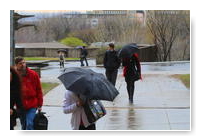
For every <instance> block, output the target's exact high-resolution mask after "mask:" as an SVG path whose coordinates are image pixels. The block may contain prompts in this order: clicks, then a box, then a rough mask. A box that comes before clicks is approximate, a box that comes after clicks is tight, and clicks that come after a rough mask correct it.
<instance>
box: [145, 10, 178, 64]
mask: <svg viewBox="0 0 200 140" xmlns="http://www.w3.org/2000/svg"><path fill="white" fill-rule="evenodd" d="M178 13H179V11H169V10H162V11H148V14H147V26H148V28H149V30H150V32H151V34H152V35H153V39H154V43H155V45H156V46H157V51H158V54H157V57H158V60H160V61H167V60H169V61H171V49H172V46H173V43H174V41H175V39H176V38H177V36H178V34H179V22H180V20H181V19H180V16H179V14H178Z"/></svg>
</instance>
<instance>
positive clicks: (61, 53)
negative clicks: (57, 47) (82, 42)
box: [59, 51, 65, 68]
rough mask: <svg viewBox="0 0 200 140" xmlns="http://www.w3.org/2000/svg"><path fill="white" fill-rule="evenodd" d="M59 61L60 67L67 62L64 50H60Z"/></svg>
mask: <svg viewBox="0 0 200 140" xmlns="http://www.w3.org/2000/svg"><path fill="white" fill-rule="evenodd" d="M59 62H60V68H64V67H65V66H64V64H65V54H64V52H61V51H60V52H59Z"/></svg>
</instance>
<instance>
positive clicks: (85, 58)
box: [84, 57, 88, 66]
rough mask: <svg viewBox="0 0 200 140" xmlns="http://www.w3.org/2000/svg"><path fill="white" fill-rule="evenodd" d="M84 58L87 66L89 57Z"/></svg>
mask: <svg viewBox="0 0 200 140" xmlns="http://www.w3.org/2000/svg"><path fill="white" fill-rule="evenodd" d="M84 59H85V63H86V66H88V62H87V58H86V57H84Z"/></svg>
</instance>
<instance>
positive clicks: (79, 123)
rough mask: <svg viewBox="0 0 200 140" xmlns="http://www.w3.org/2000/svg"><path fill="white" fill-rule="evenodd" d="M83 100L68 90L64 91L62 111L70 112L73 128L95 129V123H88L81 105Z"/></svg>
mask: <svg viewBox="0 0 200 140" xmlns="http://www.w3.org/2000/svg"><path fill="white" fill-rule="evenodd" d="M84 103H85V101H84V100H83V99H81V98H80V97H79V96H77V95H76V94H75V93H73V92H72V91H70V90H66V91H65V98H64V105H63V111H64V113H65V114H69V113H72V118H71V126H72V129H73V130H96V126H95V123H92V124H91V123H89V122H88V119H87V116H86V114H85V111H84V108H83V105H84Z"/></svg>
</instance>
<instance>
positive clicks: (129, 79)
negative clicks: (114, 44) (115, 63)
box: [122, 53, 142, 103]
mask: <svg viewBox="0 0 200 140" xmlns="http://www.w3.org/2000/svg"><path fill="white" fill-rule="evenodd" d="M122 65H123V66H124V69H123V75H124V77H125V81H126V84H127V87H126V88H127V92H128V96H129V102H130V103H133V96H134V90H135V81H137V80H139V79H142V78H141V66H140V61H139V57H138V54H137V53H134V54H133V55H132V56H131V58H124V59H123V60H122Z"/></svg>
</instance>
